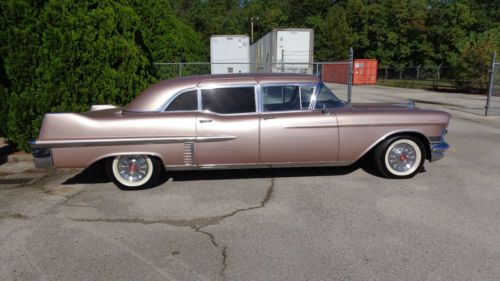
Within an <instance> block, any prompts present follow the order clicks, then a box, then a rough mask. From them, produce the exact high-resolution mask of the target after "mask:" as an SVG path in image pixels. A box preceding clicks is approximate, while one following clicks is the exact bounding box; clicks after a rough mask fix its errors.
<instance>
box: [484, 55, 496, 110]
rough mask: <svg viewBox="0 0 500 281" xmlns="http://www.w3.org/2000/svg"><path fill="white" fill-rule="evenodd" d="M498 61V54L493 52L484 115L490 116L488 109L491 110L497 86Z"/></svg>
mask: <svg viewBox="0 0 500 281" xmlns="http://www.w3.org/2000/svg"><path fill="white" fill-rule="evenodd" d="M496 61H497V52H496V51H495V52H493V58H492V61H491V70H490V86H489V87H488V95H487V96H486V106H485V107H484V115H485V116H488V109H489V108H490V98H491V94H492V93H493V86H494V84H495V63H496Z"/></svg>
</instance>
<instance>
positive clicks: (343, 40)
mask: <svg viewBox="0 0 500 281" xmlns="http://www.w3.org/2000/svg"><path fill="white" fill-rule="evenodd" d="M310 20H311V19H310ZM315 37H316V40H315V43H316V46H317V47H318V49H317V51H316V53H315V57H316V60H320V61H332V60H345V59H346V58H347V50H349V47H350V46H351V44H352V39H351V33H350V30H349V26H348V24H347V19H346V12H345V10H344V8H343V7H342V6H340V5H334V6H333V7H331V8H330V9H329V10H328V13H327V15H326V19H325V21H324V22H323V24H321V25H320V26H319V30H318V31H317V34H316V36H315Z"/></svg>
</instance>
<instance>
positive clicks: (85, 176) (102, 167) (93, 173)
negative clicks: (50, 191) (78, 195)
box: [62, 161, 111, 185]
mask: <svg viewBox="0 0 500 281" xmlns="http://www.w3.org/2000/svg"><path fill="white" fill-rule="evenodd" d="M108 182H111V180H110V179H109V178H108V175H107V174H106V162H105V161H98V162H96V163H94V164H93V165H91V166H89V167H88V168H86V169H85V170H83V171H82V172H81V173H79V174H77V175H76V176H74V177H72V178H69V179H67V180H66V181H65V182H63V183H62V184H63V185H67V184H92V183H108Z"/></svg>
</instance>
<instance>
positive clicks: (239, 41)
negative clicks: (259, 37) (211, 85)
mask: <svg viewBox="0 0 500 281" xmlns="http://www.w3.org/2000/svg"><path fill="white" fill-rule="evenodd" d="M249 46H250V39H249V38H248V36H247V35H213V36H211V37H210V62H211V73H212V74H223V73H248V72H250V65H249V63H250V49H249Z"/></svg>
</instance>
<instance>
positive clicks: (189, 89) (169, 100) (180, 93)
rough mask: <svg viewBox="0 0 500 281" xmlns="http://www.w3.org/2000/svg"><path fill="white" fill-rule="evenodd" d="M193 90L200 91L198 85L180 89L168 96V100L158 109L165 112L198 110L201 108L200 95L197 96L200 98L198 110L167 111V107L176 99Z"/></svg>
mask: <svg viewBox="0 0 500 281" xmlns="http://www.w3.org/2000/svg"><path fill="white" fill-rule="evenodd" d="M191 91H198V87H190V88H185V89H182V90H180V91H178V92H177V93H175V94H173V95H172V96H171V97H169V98H168V100H167V101H166V102H165V103H164V104H163V105H162V106H161V107H160V110H158V111H159V112H165V113H168V112H196V111H198V110H199V109H200V107H199V104H200V102H199V98H200V97H199V95H198V96H197V97H196V98H197V99H198V101H197V103H198V107H197V110H174V111H167V108H168V107H169V106H170V104H171V103H172V102H173V101H174V100H175V99H176V98H178V97H179V96H181V95H183V94H185V93H187V92H191Z"/></svg>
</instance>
